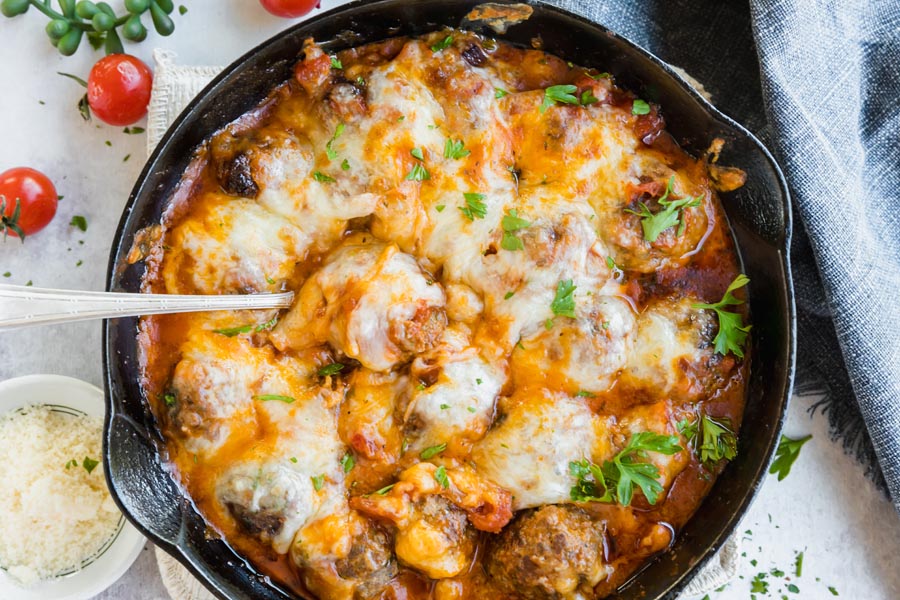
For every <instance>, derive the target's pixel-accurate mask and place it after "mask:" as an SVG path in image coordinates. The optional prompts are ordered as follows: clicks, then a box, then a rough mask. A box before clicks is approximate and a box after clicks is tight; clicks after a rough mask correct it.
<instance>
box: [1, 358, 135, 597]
mask: <svg viewBox="0 0 900 600" xmlns="http://www.w3.org/2000/svg"><path fill="white" fill-rule="evenodd" d="M31 404H47V405H50V406H52V407H54V408H55V409H56V410H59V411H61V412H66V413H69V414H78V413H84V414H88V415H91V416H99V417H102V416H103V411H104V401H103V391H102V390H100V389H99V388H97V387H95V386H93V385H91V384H89V383H86V382H84V381H81V380H79V379H73V378H71V377H63V376H61V375H27V376H25V377H17V378H15V379H8V380H6V381H2V382H0V415H4V414H6V413H8V412H9V411H12V410H17V409H19V408H21V407H23V406H26V405H31ZM145 541H146V540H145V539H144V537H143V536H142V535H141V534H140V533H138V531H137V530H136V529H135V528H134V527H133V526H132V525H131V523H129V522H128V521H126V520H125V518H124V517H122V518H121V520H120V521H119V529H118V530H117V532H116V533H115V534H114V536H113V537H112V539H111V540H110V541H109V542H107V543H106V544H104V545H103V547H102V548H101V549H100V550H99V551H98V552H97V553H96V554H94V555H93V556H91V557H90V558H89V559H87V560H85V561H84V563H83V566H82V568H81V569H80V570H78V571H75V572H74V573H70V574H67V575H60V576H58V577H56V578H54V579H51V580H47V581H43V582H40V583H38V584H36V585H34V586H32V587H29V588H23V587H20V586H19V585H17V584H16V583H15V582H14V581H13V579H12V578H11V577H10V576H9V575H7V574H6V572H5V571H3V570H2V569H0V598H2V599H3V600H86V599H87V598H91V597H93V596H96V595H97V594H99V593H100V592H102V591H103V590H105V589H106V588H108V587H109V586H111V585H112V584H113V583H115V582H116V580H117V579H119V578H120V577H121V576H122V575H123V574H124V573H125V571H127V570H128V567H130V566H131V564H132V563H133V562H134V561H135V559H136V558H137V557H138V554H140V552H141V548H143V547H144V543H145Z"/></svg>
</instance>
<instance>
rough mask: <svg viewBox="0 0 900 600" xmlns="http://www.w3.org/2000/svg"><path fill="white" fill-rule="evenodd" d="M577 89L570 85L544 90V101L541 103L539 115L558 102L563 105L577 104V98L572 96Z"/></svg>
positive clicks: (554, 86)
mask: <svg viewBox="0 0 900 600" xmlns="http://www.w3.org/2000/svg"><path fill="white" fill-rule="evenodd" d="M577 91H578V88H577V87H575V86H574V85H571V84H566V85H551V86H550V87H548V88H547V89H545V90H544V101H543V102H541V114H543V113H545V112H547V109H548V108H550V107H551V106H553V105H554V104H556V103H558V102H562V103H564V104H578V98H577V97H576V96H575V95H574V94H575V92H577Z"/></svg>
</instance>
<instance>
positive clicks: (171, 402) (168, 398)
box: [163, 392, 175, 406]
mask: <svg viewBox="0 0 900 600" xmlns="http://www.w3.org/2000/svg"><path fill="white" fill-rule="evenodd" d="M163 401H164V402H165V403H166V406H175V394H173V393H171V392H169V393H166V394H163Z"/></svg>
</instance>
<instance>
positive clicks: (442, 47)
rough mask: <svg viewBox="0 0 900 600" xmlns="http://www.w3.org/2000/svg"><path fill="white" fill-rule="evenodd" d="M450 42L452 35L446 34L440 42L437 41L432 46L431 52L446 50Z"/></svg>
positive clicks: (451, 41)
mask: <svg viewBox="0 0 900 600" xmlns="http://www.w3.org/2000/svg"><path fill="white" fill-rule="evenodd" d="M452 43H453V36H452V35H448V36H447V37H445V38H444V39H442V40H441V41H440V42H438V43H437V44H435V45H434V46H432V47H431V51H432V52H440V51H441V50H446V49H447V48H449V47H450V44H452Z"/></svg>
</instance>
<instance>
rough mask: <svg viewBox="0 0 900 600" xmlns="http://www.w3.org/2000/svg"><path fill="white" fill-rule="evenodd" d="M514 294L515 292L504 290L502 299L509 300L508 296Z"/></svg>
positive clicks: (510, 296)
mask: <svg viewBox="0 0 900 600" xmlns="http://www.w3.org/2000/svg"><path fill="white" fill-rule="evenodd" d="M515 295H516V293H515V292H506V293H505V294H504V295H503V299H504V300H509V299H510V298H512V297H513V296H515Z"/></svg>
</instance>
